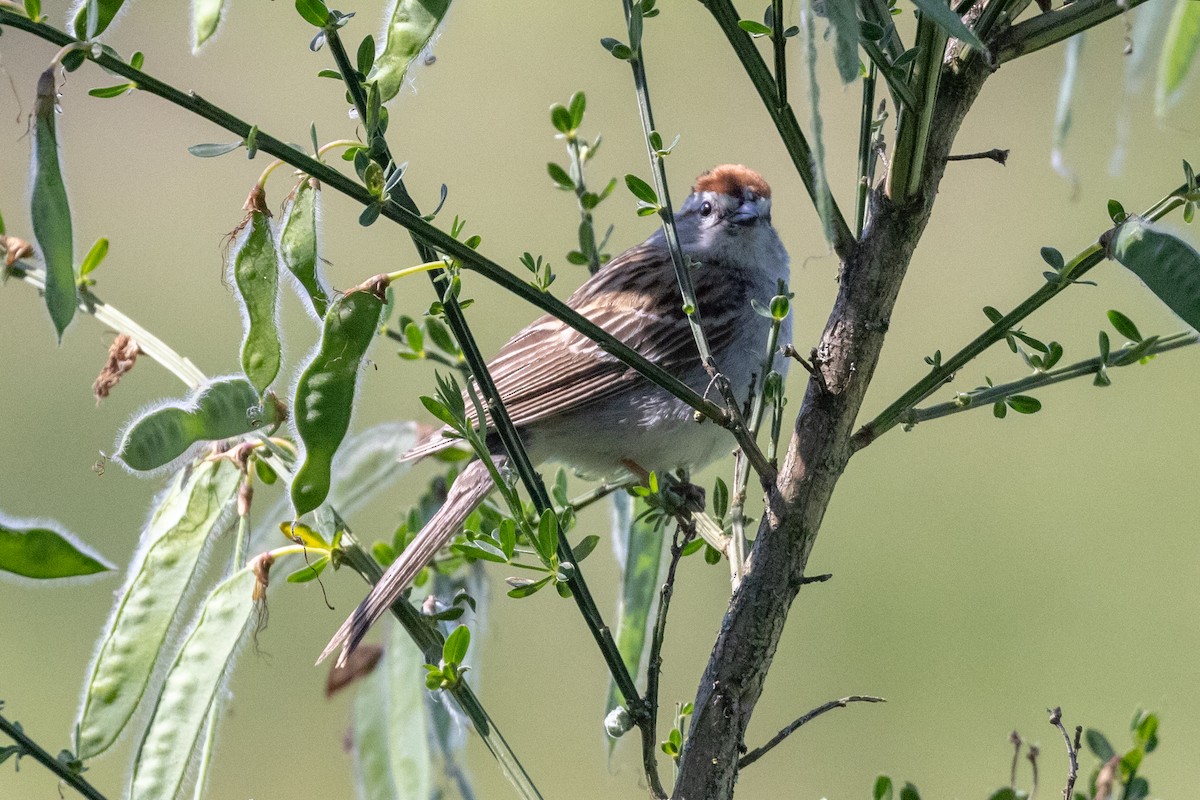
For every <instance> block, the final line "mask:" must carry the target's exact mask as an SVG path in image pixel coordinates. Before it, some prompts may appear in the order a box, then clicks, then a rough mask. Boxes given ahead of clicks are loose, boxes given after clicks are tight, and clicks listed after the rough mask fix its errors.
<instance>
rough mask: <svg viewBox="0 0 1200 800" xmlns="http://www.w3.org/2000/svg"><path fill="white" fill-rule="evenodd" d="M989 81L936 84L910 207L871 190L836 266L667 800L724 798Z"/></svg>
mask: <svg viewBox="0 0 1200 800" xmlns="http://www.w3.org/2000/svg"><path fill="white" fill-rule="evenodd" d="M988 74H989V73H988V70H987V68H986V67H985V66H984V65H982V64H979V63H978V62H976V63H975V64H974V65H968V66H967V67H966V68H964V69H963V70H962V71H961V72H959V73H957V74H955V73H952V72H950V73H947V74H946V75H945V76H944V77H943V79H942V81H941V84H940V86H939V89H938V94H937V98H936V106H935V108H934V112H933V114H934V116H933V121H932V124H931V125H930V126H929V131H930V133H929V146H928V151H927V156H926V158H925V161H924V170H923V172H922V175H921V180H920V181H919V182H918V183H917V191H915V192H913V193H912V197H913V199H912V201H911V202H909V203H907V204H906V205H904V206H897V205H895V204H893V203H892V202H891V201H890V200H888V199H887V198H885V197H883V196H882V195H880V194H879V193H878V192H874V193H872V197H871V204H872V208H871V213H870V215H869V216H870V220H871V222H870V224H869V225H868V227H867V229H866V230H865V231H864V235H863V239H862V241H861V242H860V243H859V245H858V247H857V248H856V249H855V250H854V252H853V253H852V254H851V256H850V258H848V259H847V260H845V261H843V264H842V270H841V276H840V280H839V283H840V287H839V291H838V298H837V301H836V304H835V306H834V309H833V312H832V314H831V315H830V318H829V321H828V322H827V323H826V327H825V332H824V334H823V336H822V338H821V342H820V344H819V345H818V347H817V352H818V353H819V355H820V362H819V366H818V370H819V375H817V376H814V377H813V378H812V379H811V380H810V381H809V385H808V391H807V394H806V396H805V400H804V405H803V408H802V409H801V412H800V415H799V417H798V418H797V419H796V423H795V428H794V431H793V435H792V439H791V442H790V444H789V446H788V451H787V455H786V458H785V461H784V464H783V468H782V469H781V471H780V476H779V479H778V481H777V483H776V486H775V487H774V488H773V490H772V492H771V494H770V496H769V497H768V505H767V509H766V513H765V514H764V519H763V521H762V524H761V526H760V529H759V536H758V539H757V541H756V542H755V546H754V551H753V553H752V554H751V557H750V562H749V568H748V570H747V573H746V578H745V580H743V582H742V585H741V588H740V589H739V590H738V591H737V592H736V593H735V594H734V597H733V599H732V602H731V604H730V608H729V611H728V613H727V614H726V615H725V619H724V620H723V622H722V626H721V632H720V634H719V636H718V639H717V642H716V645H715V646H714V648H713V652H712V656H711V658H710V660H709V663H708V667H707V669H706V670H705V673H704V677H703V678H702V679H701V683H700V687H699V690H698V692H697V696H696V701H695V704H694V705H695V716H694V717H693V721H692V726H691V730H690V733H689V737H688V740H687V743H686V744H685V747H684V751H683V755H682V757H681V760H680V772H679V779H678V781H677V783H676V789H675V797H677V798H686V799H687V800H701V799H702V798H703V800H711V799H713V798H727V797H730V796H731V795H732V793H733V786H734V782H735V781H736V779H737V765H738V758H739V755H740V753H739V748H740V747H741V746H742V737H743V734H744V732H745V730H746V726H747V724H749V721H750V717H751V715H752V714H753V712H754V708H755V704H756V703H757V702H758V699H759V696H760V695H761V693H762V689H763V684H764V682H765V680H766V676H767V672H768V670H769V669H770V667H771V661H772V659H773V657H774V655H775V648H776V647H777V645H778V643H779V637H780V635H781V634H782V632H783V627H784V623H785V621H786V619H787V614H788V610H789V608H790V606H791V602H792V600H793V599H794V598H795V596H796V593H797V592H798V591H799V589H800V586H801V583H802V581H803V579H804V570H805V567H806V565H807V563H808V558H809V554H810V553H811V552H812V547H813V543H814V542H815V540H816V536H817V533H818V531H819V530H820V526H821V521H822V519H823V517H824V515H825V509H826V508H827V506H828V504H829V499H830V497H831V496H832V494H833V489H834V487H835V485H836V484H837V480H838V478H839V477H840V476H841V473H842V470H843V469H844V468H845V466H846V462H847V461H848V460H849V458H850V455H851V448H850V436H851V432H852V430H853V426H854V420H855V417H856V416H857V415H858V412H859V409H860V408H861V406H862V401H863V397H864V396H865V394H866V389H867V385H868V384H869V383H870V380H871V376H872V374H873V373H874V371H875V366H876V364H877V363H878V360H879V354H880V351H881V350H882V348H883V341H884V335H885V333H886V332H887V328H888V322H889V319H890V317H891V314H892V309H893V307H894V305H895V302H896V297H897V295H898V294H899V291H900V284H901V282H902V281H903V279H904V274H905V271H906V270H907V268H908V264H909V261H910V260H911V258H912V253H913V250H914V248H915V247H916V244H917V241H918V239H919V238H920V236H921V233H922V231H923V230H924V228H925V224H926V222H928V220H929V215H930V212H931V210H932V207H933V199H934V196H935V195H936V192H937V187H938V183H939V182H940V180H941V176H942V172H943V170H944V168H945V159H946V156H947V155H949V153H950V147H951V144H952V143H953V141H954V136H955V134H956V133H957V131H958V128H959V126H960V125H961V123H962V120H963V117H964V116H965V115H966V113H967V110H968V109H969V108H970V107H971V104H972V103H973V102H974V100H975V98H976V96H977V95H978V93H979V90H980V89H981V88H982V86H983V83H984V80H985V79H986V78H987V76H988ZM931 99H932V98H931Z"/></svg>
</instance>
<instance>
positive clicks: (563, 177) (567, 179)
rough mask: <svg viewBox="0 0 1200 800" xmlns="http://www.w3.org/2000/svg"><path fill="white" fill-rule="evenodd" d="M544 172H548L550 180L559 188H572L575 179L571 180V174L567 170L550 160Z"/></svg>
mask: <svg viewBox="0 0 1200 800" xmlns="http://www.w3.org/2000/svg"><path fill="white" fill-rule="evenodd" d="M546 172H548V173H549V174H550V180H552V181H554V182H555V183H556V184H558V186H559V188H560V189H574V188H575V181H573V180H571V176H570V175H568V174H567V171H566V170H565V169H563V168H562V167H560V166H559V165H558V164H555V163H554V162H553V161H551V162H550V163H549V164H547V165H546Z"/></svg>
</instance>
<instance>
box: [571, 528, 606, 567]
mask: <svg viewBox="0 0 1200 800" xmlns="http://www.w3.org/2000/svg"><path fill="white" fill-rule="evenodd" d="M598 544H600V537H599V536H597V535H596V534H594V533H592V534H588V535H587V536H585V537H583V538H582V539H580V540H579V544H577V545H575V546H574V547H572V548H571V552H572V553H574V554H575V560H576V561H583V560H584V559H585V558H587V557H588V556H590V555H591V554H592V551H593V550H595V549H596V545H598Z"/></svg>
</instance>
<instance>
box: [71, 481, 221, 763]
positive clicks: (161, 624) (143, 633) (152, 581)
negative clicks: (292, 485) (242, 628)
mask: <svg viewBox="0 0 1200 800" xmlns="http://www.w3.org/2000/svg"><path fill="white" fill-rule="evenodd" d="M241 480H242V477H241V473H240V472H239V471H238V469H237V467H235V466H234V465H233V464H232V463H230V462H229V461H214V462H206V463H203V464H200V465H199V466H197V467H195V468H194V469H190V468H187V469H182V470H180V471H179V473H178V474H177V475H176V476H175V479H174V480H173V481H172V482H171V486H170V488H168V489H167V491H166V492H165V493H164V494H163V495H162V496H161V497H160V499H159V501H158V507H157V509H156V510H155V512H154V516H153V517H151V519H150V522H149V524H148V525H147V526H146V528H145V530H144V531H143V532H142V535H141V540H140V542H139V544H138V550H137V553H136V554H135V555H134V557H133V560H132V562H131V563H130V565H129V574H128V577H127V578H126V580H125V585H124V586H122V587H121V591H120V592H118V593H117V600H116V604H115V605H114V607H113V612H112V616H111V617H110V618H109V620H108V622H107V623H106V624H105V626H104V631H103V633H101V634H100V645H99V647H98V648H97V650H96V655H95V658H94V659H93V661H92V665H91V669H90V670H89V672H88V678H87V680H86V682H85V684H84V686H85V687H86V688H85V691H84V696H83V702H82V704H81V707H80V709H79V716H78V718H77V720H76V726H75V730H76V732H77V738H76V741H75V752H76V754H77V755H78V756H79V758H81V759H85V760H86V759H89V758H93V757H94V756H97V755H99V754H100V753H103V752H104V751H105V750H107V749H108V748H109V747H110V746H111V745H112V744H113V743H114V742H115V741H116V740H117V737H118V736H119V735H120V734H121V731H123V730H124V729H125V726H126V724H128V722H129V719H130V718H131V717H132V716H133V713H134V711H135V710H136V709H137V706H138V704H139V702H140V701H141V699H142V695H143V693H144V692H145V690H146V686H147V684H148V683H149V682H150V676H151V674H152V672H153V670H154V665H155V663H156V662H157V661H158V659H159V657H160V654H161V652H162V648H163V645H164V643H165V642H166V639H167V631H168V630H169V629H170V627H171V622H172V621H173V620H174V619H175V617H176V615H177V614H178V613H179V609H180V603H181V601H182V599H183V595H184V593H185V592H186V591H187V588H188V585H189V583H190V582H191V579H192V575H193V573H194V572H195V570H196V565H197V563H198V562H199V560H200V554H201V552H202V551H203V550H204V547H205V544H206V543H207V542H209V541H210V540H211V538H212V536H213V533H214V531H215V530H216V529H217V527H218V524H219V523H220V522H221V520H222V519H225V518H227V514H226V512H227V510H228V509H229V508H230V506H231V503H232V502H233V500H234V498H235V497H236V495H237V491H238V486H239V485H240V484H241Z"/></svg>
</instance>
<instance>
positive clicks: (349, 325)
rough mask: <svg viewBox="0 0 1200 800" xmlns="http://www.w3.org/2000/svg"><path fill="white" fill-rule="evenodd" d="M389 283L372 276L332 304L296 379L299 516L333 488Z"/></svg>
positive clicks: (295, 480)
mask: <svg viewBox="0 0 1200 800" xmlns="http://www.w3.org/2000/svg"><path fill="white" fill-rule="evenodd" d="M385 288H386V281H385V280H381V279H372V280H370V281H368V282H367V283H366V284H365V285H364V286H361V287H358V288H355V289H352V290H350V291H349V292H347V293H346V294H344V295H342V296H341V297H339V298H338V299H337V300H336V301H334V303H333V304H332V305H330V307H329V311H328V313H327V314H326V315H325V326H324V329H323V330H322V332H321V345H320V348H319V349H318V350H317V352H316V354H315V355H314V356H313V358H312V360H311V361H309V363H308V366H306V367H305V368H304V372H303V373H302V374H301V375H300V381H299V382H298V383H297V385H296V400H295V415H296V432H297V433H298V434H299V436H300V439H301V440H302V441H303V443H304V462H303V463H302V464H301V466H300V469H299V470H297V471H296V475H295V477H294V478H293V479H292V489H291V495H292V506H293V508H294V509H295V512H296V516H300V515H301V514H305V513H307V512H309V511H312V510H314V509H315V508H317V506H319V505H321V503H322V502H324V501H325V498H326V496H327V495H328V494H329V481H330V471H331V466H332V464H333V456H334V455H335V454H336V453H337V450H338V447H339V446H340V445H341V443H342V439H343V438H344V437H345V436H346V431H347V430H348V429H349V427H350V415H351V413H352V411H353V406H354V396H355V392H356V391H357V387H358V374H359V371H360V368H361V366H362V363H363V358H364V356H365V355H366V353H367V348H368V347H369V346H370V344H371V340H372V339H374V338H375V334H376V332H377V331H378V329H379V318H380V315H381V314H382V312H383V303H384V291H385Z"/></svg>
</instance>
